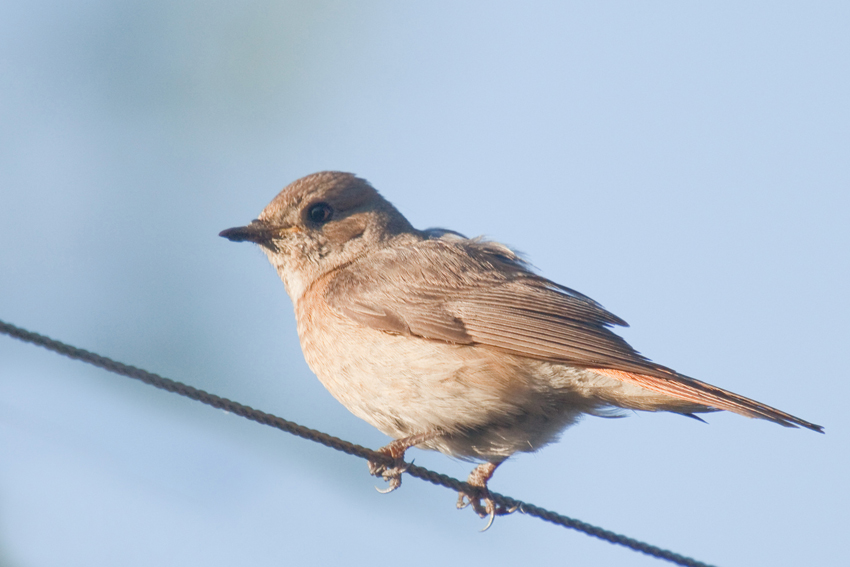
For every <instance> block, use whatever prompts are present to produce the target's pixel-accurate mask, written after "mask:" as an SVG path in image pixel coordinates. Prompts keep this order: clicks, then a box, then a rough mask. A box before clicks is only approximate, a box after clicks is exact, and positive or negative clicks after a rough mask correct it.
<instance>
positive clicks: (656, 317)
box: [0, 0, 850, 567]
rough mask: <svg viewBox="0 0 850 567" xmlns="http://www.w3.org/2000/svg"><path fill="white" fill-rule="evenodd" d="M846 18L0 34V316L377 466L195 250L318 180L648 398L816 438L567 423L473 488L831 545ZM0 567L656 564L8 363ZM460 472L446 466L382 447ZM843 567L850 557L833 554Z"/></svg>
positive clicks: (244, 270)
mask: <svg viewBox="0 0 850 567" xmlns="http://www.w3.org/2000/svg"><path fill="white" fill-rule="evenodd" d="M848 27H850V5H848V4H847V3H846V2H819V3H816V4H807V3H798V2H747V3H743V4H742V3H740V2H719V3H718V2H714V3H711V4H710V5H696V4H694V3H687V4H683V3H681V2H649V3H633V2H569V3H567V2H539V3H533V4H524V5H522V6H520V5H519V4H518V3H493V2H486V3H485V2H429V3H427V4H423V5H416V4H414V3H397V2H378V1H375V2H356V3H355V2H329V1H312V2H271V1H264V0H248V1H245V2H239V3H235V2H220V1H213V2H197V1H190V0H169V1H160V0H153V1H152V0H146V1H144V2H142V1H138V0H125V1H121V2H117V1H108V0H83V1H80V2H60V1H57V0H33V1H31V2H27V3H21V2H7V3H4V4H3V5H2V6H1V7H0V242H2V245H0V319H3V320H6V321H9V322H12V323H14V324H16V325H20V326H22V327H25V328H28V329H30V330H34V331H38V332H40V333H44V334H47V335H51V336H54V337H56V338H58V339H60V340H63V341H66V342H69V343H71V344H74V345H76V346H80V347H83V348H86V349H89V350H93V351H96V352H98V353H101V354H103V355H106V356H111V357H114V358H116V359H118V360H120V361H122V362H125V363H128V364H133V365H137V366H140V367H143V368H146V369H148V370H150V371H153V372H157V373H160V374H162V375H165V376H168V377H170V378H173V379H176V380H182V381H185V382H187V383H189V384H192V385H194V386H196V387H200V388H203V389H206V390H209V391H211V392H214V393H216V394H219V395H222V396H227V397H231V398H233V399H235V400H238V401H240V402H242V403H244V404H248V405H251V406H255V407H257V408H260V409H262V410H265V411H268V412H271V413H275V414H278V415H280V416H283V417H285V418H287V419H290V420H294V421H297V422H299V423H303V424H305V425H308V426H310V427H314V428H317V429H320V430H323V431H327V432H329V433H333V434H337V435H341V436H342V437H344V438H346V439H349V440H351V441H354V442H357V443H361V444H365V445H368V446H371V447H376V448H377V447H379V446H381V445H384V444H385V443H386V442H387V441H388V439H387V438H386V437H384V436H383V435H382V434H380V433H379V432H377V431H376V430H374V429H372V428H371V427H370V426H368V425H367V424H365V423H363V422H361V421H359V420H358V419H357V418H355V417H353V416H352V415H350V414H349V413H348V412H347V411H346V410H345V409H344V408H343V407H342V406H341V405H340V404H338V403H337V402H336V401H335V400H334V399H333V398H332V397H331V396H330V395H329V394H328V393H327V392H326V391H325V390H324V389H323V388H322V386H321V384H319V382H318V380H316V379H315V377H314V376H313V375H312V374H311V372H310V371H309V369H308V368H307V366H306V364H305V363H304V361H303V358H302V356H301V352H300V347H299V345H298V339H297V335H296V331H295V325H294V318H293V314H292V307H291V304H290V302H289V299H288V298H287V296H286V294H285V291H284V288H283V285H282V284H281V283H280V281H279V280H278V278H277V275H276V274H275V272H274V270H273V269H272V268H271V266H270V265H268V263H267V261H266V259H265V257H264V256H263V254H262V253H261V252H260V251H259V250H258V249H257V248H256V247H253V246H249V245H244V244H243V245H237V244H233V243H230V242H227V241H225V240H224V239H221V238H218V236H217V234H218V232H219V231H220V230H222V229H224V228H228V227H231V226H236V225H241V224H245V223H246V222H248V221H250V220H251V219H253V218H255V217H256V216H257V214H258V213H259V212H260V211H261V210H262V208H263V207H264V206H265V205H266V203H267V202H268V201H270V200H271V199H272V198H273V197H274V196H275V194H276V193H277V192H278V191H279V190H280V189H281V188H282V187H283V186H285V185H286V184H288V183H289V182H291V181H292V180H294V179H296V178H298V177H301V176H303V175H306V174H309V173H312V172H314V171H318V170H323V169H337V170H344V171H353V172H355V173H357V174H358V175H361V176H363V177H365V178H367V179H369V180H370V181H371V182H372V183H373V184H374V185H375V186H376V187H377V188H378V189H379V190H380V191H381V192H382V193H383V194H384V195H385V196H386V197H387V198H388V199H389V200H390V201H392V202H393V203H394V204H395V205H396V206H397V207H398V208H399V209H400V210H401V211H402V212H404V213H405V214H406V215H407V216H408V218H409V219H410V220H411V222H412V223H413V224H414V225H415V226H417V227H419V228H425V227H430V226H444V227H450V228H452V229H455V230H458V231H461V232H463V233H465V234H467V235H479V234H485V235H487V236H489V237H492V238H495V239H497V240H500V241H502V242H505V243H507V244H509V245H511V246H513V247H514V248H516V249H519V250H520V251H522V252H524V253H526V254H527V255H528V257H529V258H530V260H531V261H532V262H533V263H534V264H535V266H536V267H537V268H538V269H539V270H540V272H541V273H543V274H544V275H546V276H547V277H549V278H551V279H553V280H555V281H557V282H559V283H562V284H565V285H569V286H570V287H573V288H575V289H577V290H579V291H581V292H583V293H585V294H588V295H590V296H591V297H593V298H594V299H596V300H598V301H599V302H601V303H602V304H603V305H605V306H606V307H607V308H609V309H610V310H611V311H613V312H614V313H616V314H617V315H619V316H621V317H623V318H624V319H626V320H627V321H629V323H631V324H632V328H630V329H625V330H623V335H624V336H625V337H626V338H627V339H628V340H629V341H630V342H631V343H632V344H633V345H634V346H635V347H636V348H637V349H638V350H640V351H641V352H643V353H644V354H646V355H647V356H649V357H651V358H652V359H654V360H656V361H658V362H661V363H663V364H666V365H668V366H671V367H673V368H676V369H677V370H679V371H681V372H684V373H686V374H689V375H691V376H694V377H697V378H700V379H703V380H705V381H708V382H711V383H714V384H717V385H719V386H722V387H725V388H728V389H731V390H733V391H735V392H738V393H741V394H744V395H747V396H750V397H753V398H755V399H757V400H759V401H762V402H765V403H768V404H771V405H774V406H776V407H778V408H781V409H783V410H786V411H789V412H791V413H793V414H795V415H798V416H800V417H802V418H805V419H808V420H810V421H813V422H815V423H819V424H822V425H824V426H825V427H826V432H827V433H826V435H818V434H816V433H813V432H810V431H804V430H789V429H784V428H782V427H778V426H776V425H774V424H771V423H766V422H758V421H754V420H748V419H745V418H742V417H739V416H736V415H731V414H713V415H709V416H707V417H706V419H707V421H708V422H709V423H710V425H705V424H702V423H698V422H696V421H693V420H688V419H683V418H681V417H677V416H672V415H652V414H632V415H630V416H629V417H627V418H625V419H618V420H604V419H599V418H587V419H586V420H585V421H584V422H583V423H582V424H580V425H578V426H577V427H575V428H573V429H571V430H569V431H568V432H567V433H566V434H565V435H564V436H563V439H562V441H561V442H560V443H558V444H555V445H552V446H550V447H548V448H546V449H545V450H543V451H541V452H540V453H538V454H534V455H520V456H518V457H516V458H515V459H512V460H511V461H509V462H508V463H507V464H506V465H504V466H503V467H502V468H501V469H500V470H499V472H498V474H497V475H496V476H495V478H494V480H493V482H492V484H491V486H492V488H493V489H494V490H497V491H499V492H502V493H505V494H508V495H511V496H514V497H516V498H520V499H524V500H527V501H530V502H533V503H535V504H538V505H541V506H544V507H546V508H549V509H553V510H557V511H559V512H561V513H563V514H566V515H569V516H572V517H576V518H580V519H582V520H584V521H587V522H591V523H594V524H598V525H600V526H603V527H605V528H608V529H612V530H615V531H618V532H621V533H624V534H627V535H629V536H632V537H636V538H640V539H644V540H646V541H648V542H650V543H652V544H655V545H659V546H663V547H668V548H670V549H672V550H673V551H676V552H678V553H682V554H685V555H689V556H693V557H695V558H698V559H700V560H702V561H706V562H709V563H716V564H720V565H724V566H758V565H777V564H784V565H795V564H808V565H839V564H844V563H843V562H844V561H846V541H845V538H846V535H847V531H848V528H850V518H848V515H850V512H848V510H850V494H848V493H849V492H850V491H849V490H848V487H847V486H848V485H847V470H848V466H850V452H848V447H850V438H849V437H850V436H848V433H847V430H848V425H850V418H848V416H847V412H846V408H845V405H846V400H847V399H848V396H850V386H848V376H847V367H848V339H850V330H848V324H847V321H848V317H850V302H848V293H847V291H848V287H850V262H848V247H849V246H850V214H848V207H850V160H848V157H850V104H848V101H850V68H848V67H850V65H849V64H850V34H848V33H847V30H848ZM0 455H2V458H0V565H3V566H4V567H6V566H8V567H36V566H49V565H51V566H52V565H64V566H77V565H79V566H83V565H85V566H111V565H125V566H135V565H138V566H143V565H144V566H147V565H188V564H197V565H211V566H212V565H233V564H251V565H281V564H287V565H288V564H292V565H327V564H329V563H330V562H339V563H344V564H350V565H374V564H376V563H385V562H386V563H400V564H404V565H407V566H411V567H412V566H419V565H423V566H424V565H429V566H430V565H434V564H467V565H468V564H473V563H479V564H490V565H498V564H508V563H517V562H523V563H528V564H542V563H544V562H546V563H552V564H562V563H563V564H576V565H600V566H602V565H615V564H616V565H629V566H632V565H636V566H637V565H658V564H659V562H658V561H657V560H655V559H651V558H648V557H645V556H642V555H638V554H636V553H633V552H631V551H628V550H626V549H623V548H619V547H615V546H612V545H609V544H606V543H603V542H600V541H598V540H594V539H592V538H589V537H586V536H584V535H581V534H578V533H575V532H571V531H567V530H563V529H561V528H556V527H553V526H550V525H548V524H545V523H543V522H541V521H538V520H536V519H532V518H528V517H524V516H522V515H520V514H514V515H513V516H510V517H506V518H499V519H497V520H496V522H495V525H494V526H493V528H491V529H490V531H488V532H486V533H484V534H481V533H478V531H479V530H480V529H481V528H482V527H483V526H484V522H483V521H482V520H479V519H478V518H477V517H476V516H475V515H474V514H473V513H472V512H471V511H469V510H464V511H456V510H455V505H454V502H455V496H454V495H453V494H452V493H450V492H449V491H446V490H444V489H440V488H436V487H433V486H431V485H427V484H425V483H422V482H420V481H418V480H415V479H407V480H405V482H404V486H403V487H402V488H401V489H400V490H398V491H396V492H394V493H392V494H390V495H381V494H378V493H377V492H375V490H374V489H373V486H382V483H381V482H380V481H378V480H377V479H374V478H371V477H369V475H368V473H367V467H366V463H365V462H364V461H361V460H359V459H355V458H352V457H348V456H345V455H342V454H340V453H336V452H333V451H331V450H328V449H325V448H322V447H319V446H317V445H314V444H312V443H309V442H307V441H303V440H300V439H297V438H294V437H291V436H289V435H286V434H283V433H280V432H278V431H275V430H272V429H270V428H268V427H264V426H260V425H257V424H255V423H252V422H248V421H246V420H244V419H241V418H238V417H235V416H232V415H228V414H226V413H224V412H221V411H217V410H214V409H211V408H209V407H206V406H202V405H200V404H198V403H196V402H192V401H188V400H185V399H182V398H178V397H177V396H174V395H170V394H167V393H164V392H160V391H157V390H154V389H153V388H150V387H148V386H144V385H142V384H139V383H136V382H134V381H132V380H128V379H125V378H120V377H116V376H113V375H110V374H107V373H106V372H104V371H101V370H98V369H95V368H92V367H89V366H87V365H84V364H81V363H79V362H73V361H70V360H67V359H64V358H62V357H60V356H57V355H55V354H51V353H48V352H47V351H44V350H42V349H39V348H36V347H33V346H30V345H25V344H23V343H20V342H18V341H15V340H12V339H10V338H8V337H0ZM408 456H409V457H411V458H415V459H416V462H417V464H420V465H424V466H428V467H431V468H434V469H437V470H439V471H441V472H445V473H447V474H450V475H453V476H458V477H465V476H466V475H467V474H468V472H469V470H470V468H471V465H469V464H467V463H462V462H457V461H453V460H451V459H449V458H447V457H445V456H442V455H440V454H432V453H426V452H423V451H419V450H411V451H410V452H409V454H408ZM841 557H844V558H845V559H843V560H842V559H841Z"/></svg>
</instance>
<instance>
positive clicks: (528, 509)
mask: <svg viewBox="0 0 850 567" xmlns="http://www.w3.org/2000/svg"><path fill="white" fill-rule="evenodd" d="M0 333H3V334H6V335H9V336H10V337H13V338H16V339H19V340H21V341H24V342H27V343H31V344H34V345H38V346H41V347H44V348H46V349H47V350H51V351H53V352H56V353H58V354H61V355H64V356H67V357H69V358H73V359H75V360H80V361H82V362H85V363H88V364H91V365H93V366H97V367H98V368H103V369H104V370H107V371H109V372H112V373H113V374H119V375H121V376H126V377H128V378H134V379H136V380H140V381H142V382H144V383H145V384H149V385H151V386H154V387H155V388H160V389H162V390H166V391H168V392H174V393H175V394H179V395H181V396H185V397H187V398H191V399H193V400H196V401H199V402H201V403H203V404H207V405H209V406H212V407H214V408H219V409H223V410H225V411H228V412H230V413H234V414H236V415H239V416H242V417H245V418H247V419H250V420H251V421H256V422H257V423H262V424H263V425H269V426H271V427H275V428H277V429H280V430H281V431H286V432H287V433H291V434H293V435H297V436H298V437H303V438H304V439H309V440H310V441H315V442H317V443H321V444H322V445H325V446H327V447H331V448H333V449H336V450H337V451H342V452H343V453H348V454H349V455H355V456H357V457H360V458H362V459H367V460H369V461H372V462H377V463H382V464H386V465H390V464H392V461H391V459H390V458H389V457H388V456H387V455H385V454H383V453H379V452H377V451H373V450H372V449H369V448H367V447H363V446H361V445H357V444H355V443H350V442H348V441H345V440H343V439H340V438H338V437H334V436H333V435H328V434H327V433H323V432H321V431H317V430H315V429H310V428H309V427H304V426H303V425H299V424H297V423H294V422H292V421H288V420H285V419H283V418H281V417H277V416H275V415H272V414H269V413H265V412H263V411H260V410H257V409H254V408H251V407H249V406H246V405H243V404H240V403H238V402H234V401H233V400H229V399H227V398H222V397H221V396H216V395H215V394H211V393H209V392H205V391H204V390H200V389H198V388H193V387H192V386H189V385H188V384H183V383H182V382H177V381H175V380H170V379H168V378H165V377H163V376H159V375H158V374H153V373H151V372H148V371H146V370H142V369H141V368H136V367H134V366H129V365H127V364H122V363H120V362H118V361H115V360H112V359H111V358H107V357H105V356H100V355H98V354H95V353H93V352H89V351H87V350H83V349H80V348H77V347H74V346H71V345H68V344H66V343H63V342H60V341H57V340H54V339H51V338H49V337H46V336H44V335H40V334H38V333H33V332H31V331H27V330H25V329H22V328H20V327H16V326H15V325H12V324H9V323H6V322H4V321H2V320H0ZM405 472H406V473H407V474H409V475H410V476H414V477H416V478H419V479H422V480H425V481H428V482H430V483H433V484H436V485H439V486H444V487H446V488H450V489H452V490H455V491H462V492H466V493H468V494H471V493H474V492H475V490H476V489H475V487H472V486H470V485H469V484H467V483H465V482H463V481H460V480H458V479H456V478H452V477H450V476H447V475H444V474H440V473H437V472H434V471H432V470H429V469H426V468H423V467H419V466H416V465H412V464H411V465H409V466H408V468H407V469H406V470H405ZM490 498H491V499H492V500H493V502H494V503H496V504H497V505H501V506H504V507H506V508H508V509H510V508H516V509H517V510H519V511H521V512H522V513H524V514H527V515H529V516H534V517H536V518H539V519H541V520H544V521H547V522H550V523H553V524H555V525H558V526H562V527H565V528H570V529H573V530H577V531H580V532H582V533H585V534H587V535H589V536H593V537H595V538H599V539H601V540H604V541H607V542H609V543H613V544H616V545H621V546H623V547H627V548H629V549H631V550H633V551H638V552H640V553H644V554H646V555H650V556H652V557H656V558H658V559H664V560H666V561H670V562H671V563H675V564H676V565H682V566H684V567H711V566H710V565H708V564H707V563H703V562H701V561H697V560H696V559H691V558H690V557H685V556H683V555H679V554H678V553H673V552H672V551H669V550H666V549H662V548H660V547H656V546H654V545H650V544H648V543H644V542H642V541H639V540H636V539H633V538H630V537H627V536H624V535H620V534H618V533H615V532H612V531H609V530H606V529H603V528H600V527H597V526H594V525H592V524H588V523H585V522H582V521H581V520H576V519H574V518H570V517H567V516H563V515H561V514H558V513H556V512H552V511H550V510H546V509H544V508H540V507H539V506H535V505H533V504H529V503H527V502H522V501H520V500H516V499H514V498H511V497H509V496H504V495H502V494H498V493H496V492H491V493H490Z"/></svg>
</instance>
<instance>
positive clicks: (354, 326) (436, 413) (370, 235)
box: [220, 171, 823, 529]
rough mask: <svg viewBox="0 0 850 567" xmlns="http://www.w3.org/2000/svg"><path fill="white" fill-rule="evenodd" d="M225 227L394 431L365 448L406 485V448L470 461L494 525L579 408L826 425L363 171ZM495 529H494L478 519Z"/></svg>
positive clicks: (333, 383)
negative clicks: (395, 196) (662, 353)
mask: <svg viewBox="0 0 850 567" xmlns="http://www.w3.org/2000/svg"><path fill="white" fill-rule="evenodd" d="M220 236H222V237H224V238H227V239H229V240H231V241H235V242H253V243H255V244H258V245H259V247H260V248H261V249H262V251H263V252H264V253H265V254H266V256H267V257H268V259H269V261H270V262H271V264H272V266H274V268H275V269H276V271H277V273H278V275H279V276H280V278H281V280H282V281H283V283H284V286H285V287H286V291H287V293H288V294H289V297H290V298H291V299H292V303H293V306H294V310H295V318H296V323H297V328H298V336H299V340H300V343H301V348H302V351H303V354H304V357H305V359H306V361H307V363H308V365H309V366H310V368H311V370H312V371H313V372H314V373H315V374H316V376H317V377H318V378H319V380H320V381H321V383H322V384H323V385H324V386H325V388H327V390H328V391H329V392H330V393H331V394H332V395H333V396H334V397H335V398H336V399H337V400H338V401H339V402H341V403H342V405H343V406H345V407H346V408H347V409H348V410H349V411H351V412H352V413H353V414H354V415H356V416H357V417H359V418H361V419H363V420H365V421H366V422H368V423H370V424H371V425H373V426H374V427H376V428H377V429H379V430H380V431H382V432H383V433H384V434H386V435H388V436H389V437H391V438H392V439H393V441H392V442H391V443H389V444H388V445H386V446H385V447H382V448H381V449H380V450H379V451H380V452H381V453H382V454H384V455H386V456H387V457H389V459H388V461H389V462H391V464H383V463H377V462H370V463H369V468H370V472H371V473H372V474H373V475H376V476H380V477H382V478H383V479H384V480H385V481H387V482H388V489H387V490H385V491H383V492H390V491H392V490H395V489H396V488H398V487H399V486H400V485H401V477H402V474H403V473H404V470H405V468H406V466H407V465H406V463H405V461H404V456H405V451H406V450H407V449H409V448H410V447H417V448H421V449H430V450H436V451H440V452H442V453H444V454H446V455H449V456H450V457H454V458H458V459H461V460H466V461H471V462H474V463H477V466H475V468H474V469H473V470H472V472H471V473H470V475H469V477H468V479H467V483H468V484H469V486H470V487H472V490H470V491H468V493H466V492H461V493H460V494H459V495H458V502H457V506H458V508H463V507H466V506H470V505H471V507H472V508H473V510H474V511H475V512H476V513H477V514H478V515H479V516H481V517H482V518H483V517H486V516H488V515H489V518H490V521H489V523H488V524H487V527H489V526H490V525H491V524H492V521H493V518H494V517H495V516H496V515H501V514H506V513H510V512H511V511H513V510H508V509H505V508H503V507H501V506H497V505H496V504H495V503H494V502H493V500H492V499H491V497H490V493H489V490H488V488H487V483H488V481H489V480H490V479H491V477H492V476H493V474H494V472H495V470H496V468H497V467H498V466H499V465H501V464H502V463H503V462H504V461H505V460H506V459H508V458H509V457H511V456H512V455H514V454H516V453H524V452H534V451H537V450H539V449H541V448H542V447H544V446H546V445H548V444H550V443H552V442H554V441H556V440H557V439H558V438H559V436H560V434H561V433H562V432H563V430H565V429H566V428H567V427H569V426H571V425H574V424H575V423H576V422H577V421H579V419H580V418H581V417H582V416H584V415H599V416H611V415H618V414H621V413H622V412H623V411H624V410H641V411H649V412H658V411H665V412H673V413H677V414H681V415H683V416H688V417H693V418H696V419H700V421H702V420H701V418H699V417H698V414H701V413H707V412H714V411H719V410H726V411H730V412H734V413H737V414H740V415H743V416H747V417H752V418H760V419H765V420H768V421H772V422H774V423H777V424H779V425H783V426H786V427H804V428H807V429H811V430H813V431H817V432H821V433H822V432H823V427H822V426H820V425H816V424H814V423H810V422H808V421H805V420H803V419H800V418H798V417H795V416H793V415H791V414H789V413H786V412H784V411H781V410H778V409H775V408H773V407H770V406H768V405H765V404H762V403H760V402H757V401H755V400H752V399H749V398H746V397H744V396H741V395H738V394H735V393H733V392H731V391H728V390H724V389H722V388H719V387H717V386H713V385H711V384H708V383H706V382H702V381H700V380H696V379H694V378H691V377H688V376H686V375H684V374H681V373H679V372H676V371H674V370H672V369H670V368H667V367H665V366H662V365H660V364H656V363H654V362H652V361H650V360H649V359H648V358H646V357H644V356H643V355H641V354H639V353H638V352H637V351H636V350H635V349H633V348H632V347H631V346H630V345H629V344H628V343H627V342H626V341H625V340H624V339H623V338H622V337H620V336H619V335H617V334H616V333H615V332H614V331H613V330H612V329H613V328H614V327H616V326H626V322H625V321H623V320H622V319H620V318H619V317H617V316H616V315H614V314H612V313H610V312H609V311H607V310H606V309H605V308H604V307H602V305H600V304H599V303H597V302H596V301H594V300H593V299H591V298H589V297H588V296H586V295H583V294H581V293H579V292H577V291H575V290H573V289H570V288H568V287H565V286H563V285H560V284H557V283H555V282H553V281H551V280H549V279H546V278H545V277H543V276H541V275H538V274H537V273H536V272H535V271H534V270H533V269H532V267H531V266H530V264H529V263H528V262H527V261H526V260H525V259H524V258H523V257H521V256H520V255H519V254H518V253H516V252H515V251H513V250H512V249H511V248H509V247H508V246H505V245H503V244H500V243H498V242H496V241H492V240H487V239H484V238H481V237H478V238H466V237H464V236H463V235H462V234H460V233H457V232H454V231H451V230H447V229H426V230H417V229H415V228H414V227H413V226H412V225H411V224H410V222H408V220H407V219H406V218H405V217H404V215H402V214H401V213H400V212H399V211H398V210H397V209H396V208H395V207H394V206H393V205H392V204H391V203H390V202H389V201H387V200H386V199H385V198H384V197H382V196H381V195H380V194H379V193H378V191H377V190H376V189H375V188H374V187H372V185H370V184H369V183H368V182H367V181H366V180H364V179H362V178H360V177H357V176H356V175H354V174H351V173H345V172H338V171H323V172H319V173H314V174H312V175H308V176H306V177H302V178H301V179H298V180H296V181H294V182H293V183H291V184H290V185H288V186H287V187H285V188H284V189H283V190H282V191H281V192H280V193H279V194H278V195H277V196H276V197H275V198H274V199H273V200H272V201H271V203H269V205H268V206H266V207H265V209H263V211H262V212H261V213H260V215H259V217H258V218H257V219H256V220H254V221H252V222H251V223H250V224H248V225H246V226H240V227H235V228H230V229H227V230H224V231H222V232H221V233H220ZM485 529H486V528H485Z"/></svg>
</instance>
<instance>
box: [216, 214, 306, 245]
mask: <svg viewBox="0 0 850 567" xmlns="http://www.w3.org/2000/svg"><path fill="white" fill-rule="evenodd" d="M300 231H301V229H300V228H298V227H297V226H274V225H270V224H267V223H266V222H264V221H261V220H259V219H258V220H254V221H251V224H249V225H247V226H236V227H233V228H228V229H227V230H222V231H221V232H219V233H218V235H219V236H222V237H224V238H226V239H228V240H230V241H232V242H254V243H255V244H269V243H270V242H271V241H272V239H274V238H275V237H279V236H281V235H282V234H284V233H287V232H300Z"/></svg>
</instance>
